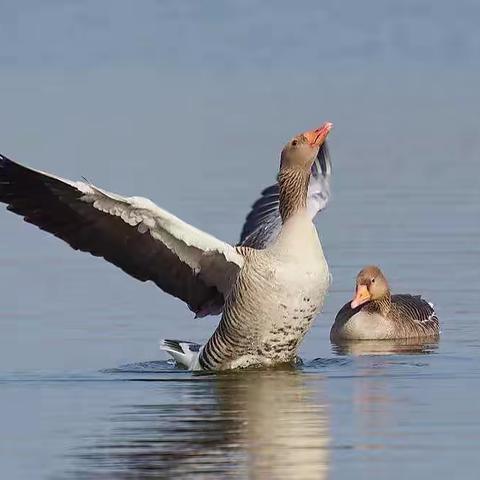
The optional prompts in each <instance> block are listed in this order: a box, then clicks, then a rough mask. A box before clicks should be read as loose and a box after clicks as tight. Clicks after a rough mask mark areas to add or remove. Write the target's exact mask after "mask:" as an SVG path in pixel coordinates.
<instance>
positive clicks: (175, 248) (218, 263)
mask: <svg viewBox="0 0 480 480" xmlns="http://www.w3.org/2000/svg"><path fill="white" fill-rule="evenodd" d="M0 201H1V202H4V203H6V204H7V205H8V210H10V211H12V212H14V213H17V214H19V215H22V216H23V217H24V220H25V221H26V222H29V223H32V224H34V225H36V226H37V227H39V228H41V229H42V230H45V231H47V232H50V233H52V234H53V235H55V236H56V237H58V238H61V239H62V240H64V241H65V242H67V243H68V244H69V245H70V246H71V247H72V248H74V249H75V250H81V251H84V252H89V253H91V254H92V255H95V256H99V257H103V258H104V259H105V260H107V261H108V262H111V263H113V264H114V265H116V266H117V267H120V268H121V269H122V270H124V271H125V272H126V273H128V274H129V275H131V276H133V277H135V278H137V279H138V280H141V281H147V280H151V281H152V282H154V283H156V284H157V285H158V286H159V287H160V288H161V289H162V290H164V291H165V292H167V293H170V294H171V295H174V296H175V297H178V298H180V299H182V300H183V301H184V302H186V303H187V305H188V306H189V307H190V309H191V310H193V311H194V312H199V311H201V310H202V309H204V308H205V306H206V305H208V309H207V310H209V311H211V310H215V308H214V307H216V309H217V310H218V309H220V310H221V308H222V305H223V301H224V296H225V295H226V293H227V292H228V290H229V288H230V286H231V284H232V282H233V278H234V277H235V276H236V274H237V273H238V270H239V269H240V268H241V266H242V265H243V257H242V256H241V255H240V254H238V253H237V251H236V250H235V247H232V246H231V245H228V244H227V243H224V242H222V241H220V240H218V239H216V238H215V237H213V236H211V235H209V234H207V233H204V232H202V231H201V230H198V229H197V228H195V227H192V226H191V225H189V224H187V223H185V222H183V221H182V220H180V219H179V218H177V217H175V216H174V215H172V214H170V213H168V212H166V211H165V210H163V209H161V208H159V207H158V206H156V205H155V204H154V203H153V202H151V201H150V200H148V199H146V198H141V197H129V198H127V197H121V196H119V195H116V194H113V193H109V192H106V191H104V190H102V189H100V188H97V187H95V186H93V185H90V184H88V183H84V182H72V181H70V180H66V179H62V178H60V177H56V176H53V175H50V174H47V173H43V172H40V171H36V170H31V169H29V168H26V167H24V166H22V165H19V164H18V163H15V162H13V161H12V160H9V159H8V158H6V157H4V156H2V155H0Z"/></svg>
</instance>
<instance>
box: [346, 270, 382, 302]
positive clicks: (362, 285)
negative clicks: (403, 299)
mask: <svg viewBox="0 0 480 480" xmlns="http://www.w3.org/2000/svg"><path fill="white" fill-rule="evenodd" d="M388 292H389V287H388V282H387V279H386V278H385V276H384V275H383V273H382V271H381V270H380V269H379V268H378V267H375V266H373V265H370V266H368V267H365V268H362V270H360V272H359V274H358V275H357V285H356V288H355V296H354V298H353V300H352V302H351V303H350V306H351V307H352V308H356V307H358V306H360V305H363V304H364V303H366V302H369V301H371V300H380V299H381V298H383V297H385V295H387V294H388Z"/></svg>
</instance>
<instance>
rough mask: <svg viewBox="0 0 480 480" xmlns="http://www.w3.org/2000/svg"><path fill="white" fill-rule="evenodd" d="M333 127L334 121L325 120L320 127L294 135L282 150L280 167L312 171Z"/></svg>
mask: <svg viewBox="0 0 480 480" xmlns="http://www.w3.org/2000/svg"><path fill="white" fill-rule="evenodd" d="M332 127H333V124H332V123H330V122H325V123H324V124H323V125H322V126H321V127H320V128H316V129H314V130H309V131H308V132H303V133H300V134H299V135H297V136H295V137H293V138H292V139H291V140H290V141H289V142H288V143H287V144H286V145H285V147H284V148H283V150H282V156H281V161H280V168H281V169H301V170H306V171H310V168H311V167H312V164H313V162H314V161H315V158H316V157H317V154H318V151H319V149H320V147H321V146H322V145H323V143H324V142H325V140H326V138H327V136H328V134H329V132H330V130H331V129H332Z"/></svg>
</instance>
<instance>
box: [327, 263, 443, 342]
mask: <svg viewBox="0 0 480 480" xmlns="http://www.w3.org/2000/svg"><path fill="white" fill-rule="evenodd" d="M439 333H440V330H439V323H438V318H437V316H436V314H435V310H434V308H433V305H432V304H431V303H428V302H427V301H426V300H424V299H423V298H421V296H420V295H407V294H400V295H391V294H390V288H389V286H388V282H387V280H386V278H385V276H384V275H383V273H382V271H381V270H380V269H379V268H378V267H375V266H368V267H365V268H363V269H362V270H361V271H360V273H359V274H358V275H357V281H356V291H355V297H354V298H353V300H352V301H351V302H348V303H346V304H345V305H344V306H343V307H342V309H341V310H340V311H339V312H338V313H337V316H336V317H335V322H334V324H333V326H332V329H331V331H330V339H331V340H332V341H334V342H335V341H341V340H387V339H401V338H422V337H437V336H438V335H439Z"/></svg>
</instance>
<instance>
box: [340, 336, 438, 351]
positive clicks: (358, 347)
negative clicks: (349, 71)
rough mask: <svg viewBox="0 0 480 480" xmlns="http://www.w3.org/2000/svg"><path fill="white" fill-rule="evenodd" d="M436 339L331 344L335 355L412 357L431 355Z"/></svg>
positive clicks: (436, 345) (353, 341)
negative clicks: (413, 355) (414, 355)
mask: <svg viewBox="0 0 480 480" xmlns="http://www.w3.org/2000/svg"><path fill="white" fill-rule="evenodd" d="M437 348H438V338H428V339H419V338H404V339H397V340H345V341H343V342H337V343H332V350H333V352H334V353H336V354H337V355H399V354H401V355H412V354H428V353H433V352H434V351H435V350H436V349H437Z"/></svg>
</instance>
